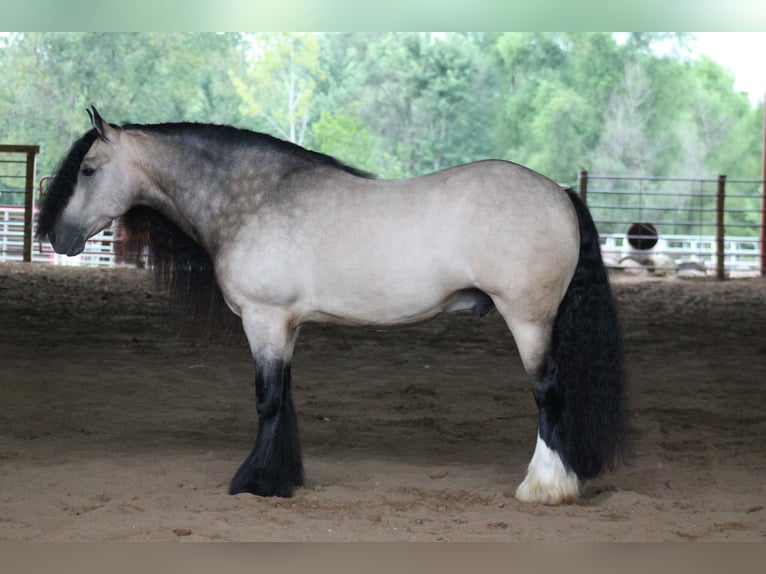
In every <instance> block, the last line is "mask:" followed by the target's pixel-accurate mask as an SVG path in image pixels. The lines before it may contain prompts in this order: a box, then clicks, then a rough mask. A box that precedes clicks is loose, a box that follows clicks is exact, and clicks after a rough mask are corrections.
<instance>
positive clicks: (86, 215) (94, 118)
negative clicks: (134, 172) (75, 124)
mask: <svg viewBox="0 0 766 574" xmlns="http://www.w3.org/2000/svg"><path fill="white" fill-rule="evenodd" d="M88 115H89V116H90V119H91V123H92V125H93V129H91V130H90V131H89V132H87V133H86V134H85V135H84V136H83V137H82V138H80V139H79V140H78V141H77V142H75V143H74V145H72V147H71V149H70V150H69V153H68V154H67V156H66V157H65V158H64V160H63V161H62V163H61V165H60V166H59V168H58V169H57V170H56V173H55V176H54V178H53V180H52V181H51V183H50V184H49V185H48V188H47V190H46V193H45V196H44V197H43V201H42V205H41V208H40V217H39V219H38V226H37V236H38V238H44V237H45V236H46V235H47V236H48V239H49V240H50V242H51V245H52V246H53V249H54V250H55V251H56V253H62V254H66V255H70V256H72V255H78V254H79V253H81V252H82V250H83V249H84V248H85V241H86V240H87V239H88V238H89V237H91V236H93V235H95V234H96V233H98V232H99V231H101V230H102V229H104V228H105V227H107V226H108V225H109V224H110V223H111V222H112V220H113V219H115V218H116V217H119V216H120V215H122V214H123V213H125V211H127V210H128V208H129V207H130V206H131V203H132V192H131V189H132V187H133V186H131V185H130V182H129V178H128V177H127V175H126V171H125V166H126V154H125V153H124V151H125V150H124V148H125V146H124V145H123V146H121V145H120V144H121V141H122V139H124V138H123V131H122V130H121V129H120V128H119V127H117V126H114V125H111V124H109V123H107V122H105V121H104V120H103V119H102V118H101V116H100V115H99V114H98V111H96V108H91V109H89V110H88Z"/></svg>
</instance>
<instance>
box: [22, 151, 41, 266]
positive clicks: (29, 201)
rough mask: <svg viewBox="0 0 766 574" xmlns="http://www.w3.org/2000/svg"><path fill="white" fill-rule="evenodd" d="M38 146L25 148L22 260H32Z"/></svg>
mask: <svg viewBox="0 0 766 574" xmlns="http://www.w3.org/2000/svg"><path fill="white" fill-rule="evenodd" d="M39 151H40V148H36V149H30V150H27V174H26V184H25V194H24V261H26V262H28V263H29V262H31V261H32V239H33V238H32V227H33V226H34V225H33V223H34V214H35V160H36V158H37V153H38V152H39Z"/></svg>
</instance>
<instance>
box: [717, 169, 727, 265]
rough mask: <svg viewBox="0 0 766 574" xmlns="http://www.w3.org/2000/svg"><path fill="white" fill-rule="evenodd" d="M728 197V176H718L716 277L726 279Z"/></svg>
mask: <svg viewBox="0 0 766 574" xmlns="http://www.w3.org/2000/svg"><path fill="white" fill-rule="evenodd" d="M725 198H726V176H725V175H719V176H718V188H717V190H716V200H715V242H716V247H715V252H716V277H718V279H724V278H725V277H726V273H725V271H726V270H725V266H724V255H725V250H724V239H725V237H726V228H725V227H724V220H723V216H724V200H725Z"/></svg>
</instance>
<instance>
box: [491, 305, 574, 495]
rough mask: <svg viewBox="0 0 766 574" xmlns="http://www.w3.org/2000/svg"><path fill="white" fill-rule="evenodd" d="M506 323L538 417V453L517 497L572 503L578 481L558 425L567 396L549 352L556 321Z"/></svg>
mask: <svg viewBox="0 0 766 574" xmlns="http://www.w3.org/2000/svg"><path fill="white" fill-rule="evenodd" d="M499 309H501V307H499ZM501 313H502V309H501ZM504 317H506V316H505V315H504ZM506 322H507V323H508V325H509V327H510V329H511V332H512V333H513V336H514V339H515V341H516V345H517V347H518V349H519V354H520V355H521V359H522V362H523V363H524V369H525V370H526V371H527V373H528V374H529V375H530V377H532V382H533V394H534V397H535V403H536V404H537V408H538V415H539V418H538V431H537V442H536V445H535V452H534V454H533V455H532V460H531V461H530V463H529V466H528V468H527V475H526V478H525V479H524V481H523V482H522V483H521V485H519V487H518V489H517V490H516V498H518V499H519V500H522V501H524V502H537V503H542V504H561V503H563V502H570V501H573V500H575V499H576V498H577V497H578V496H579V480H578V478H577V475H576V474H575V473H574V472H572V471H571V470H568V469H567V468H566V466H565V465H564V462H563V460H562V458H561V455H560V447H561V444H560V441H561V439H562V437H561V436H560V433H559V426H558V423H559V419H560V417H561V414H562V403H563V400H564V397H562V396H560V394H559V388H558V386H557V384H556V372H557V366H556V364H555V362H554V361H553V359H552V357H551V354H550V352H549V350H550V347H551V334H552V330H553V319H551V320H549V321H548V320H545V321H540V322H519V321H512V320H511V321H509V320H508V319H507V318H506Z"/></svg>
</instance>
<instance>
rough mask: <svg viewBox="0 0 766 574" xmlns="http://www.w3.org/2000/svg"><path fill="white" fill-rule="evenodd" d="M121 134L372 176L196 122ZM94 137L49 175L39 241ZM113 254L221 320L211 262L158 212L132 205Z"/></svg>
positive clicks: (260, 137) (187, 305) (193, 310)
mask: <svg viewBox="0 0 766 574" xmlns="http://www.w3.org/2000/svg"><path fill="white" fill-rule="evenodd" d="M122 129H124V130H141V131H144V132H147V133H151V134H157V135H161V136H171V137H179V138H188V139H190V140H198V141H201V142H203V144H205V145H207V144H210V145H211V146H218V147H222V146H234V147H256V148H260V149H262V150H263V151H264V152H266V153H275V154H278V155H282V156H287V157H291V158H293V159H294V160H295V161H296V162H300V163H301V164H304V165H306V166H312V165H313V166H317V167H321V166H328V167H333V168H336V169H340V170H342V171H345V172H346V173H349V174H352V175H355V176H357V177H363V178H374V177H375V176H374V175H372V174H370V173H367V172H365V171H362V170H359V169H356V168H354V167H351V166H349V165H346V164H344V163H343V162H341V161H339V160H337V159H336V158H334V157H332V156H329V155H325V154H323V153H319V152H315V151H311V150H308V149H306V148H303V147H301V146H298V145H296V144H293V143H290V142H287V141H284V140H280V139H278V138H275V137H272V136H270V135H267V134H263V133H258V132H253V131H249V130H244V129H239V128H235V127H231V126H225V125H215V124H198V123H164V124H146V125H142V124H125V125H123V126H122ZM97 138H98V133H97V132H96V130H95V129H91V130H90V131H88V132H87V133H85V135H83V136H82V137H81V138H80V139H79V140H77V141H76V142H75V143H74V144H73V145H72V147H71V148H70V149H69V151H68V152H67V155H66V157H65V158H64V160H63V161H62V162H61V164H60V165H59V167H58V168H57V169H56V171H55V172H54V177H53V179H52V180H51V183H50V184H48V186H47V188H46V191H45V195H44V196H43V198H42V202H41V207H40V216H39V219H38V224H37V237H38V239H43V238H45V237H46V236H47V235H48V232H49V231H50V230H51V229H52V228H53V225H54V224H55V222H56V219H57V218H58V216H59V214H60V213H61V212H62V211H63V210H64V208H65V207H66V205H67V203H68V201H69V199H70V198H71V196H72V194H73V192H74V186H75V184H76V182H77V174H78V171H79V169H80V164H81V163H82V160H83V158H84V157H85V154H86V153H87V152H88V150H89V149H90V147H91V145H93V142H94V141H95V140H96V139H97ZM119 236H120V238H121V242H120V244H119V251H120V253H121V255H122V257H123V259H124V260H125V261H126V262H130V263H134V264H136V265H138V266H141V265H143V262H144V260H145V258H146V257H147V256H148V260H149V265H150V266H151V267H152V268H153V269H154V274H155V279H156V281H157V284H158V286H160V287H163V288H167V289H168V290H169V292H170V296H171V299H172V300H173V301H174V302H176V303H177V304H178V305H179V306H180V308H181V310H182V311H184V312H185V313H188V314H195V315H201V316H202V317H203V318H207V319H208V320H212V319H214V318H216V317H219V316H226V315H229V313H227V312H226V306H225V304H224V302H223V296H222V295H221V292H220V289H219V288H218V285H217V283H216V281H215V273H214V269H213V261H212V259H211V258H210V255H209V254H208V253H207V252H206V251H205V249H204V248H202V246H200V245H199V244H198V243H197V242H196V241H194V240H193V239H192V238H191V237H189V236H188V235H187V234H186V233H184V232H183V231H182V230H181V229H180V228H179V227H178V226H177V225H176V224H175V223H173V222H172V221H171V220H170V219H168V218H167V217H165V216H164V215H163V214H161V213H160V212H158V211H156V210H154V209H152V208H149V207H145V206H135V207H133V208H131V209H130V210H128V211H127V212H126V213H125V214H124V215H123V216H122V217H121V218H120V233H119Z"/></svg>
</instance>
